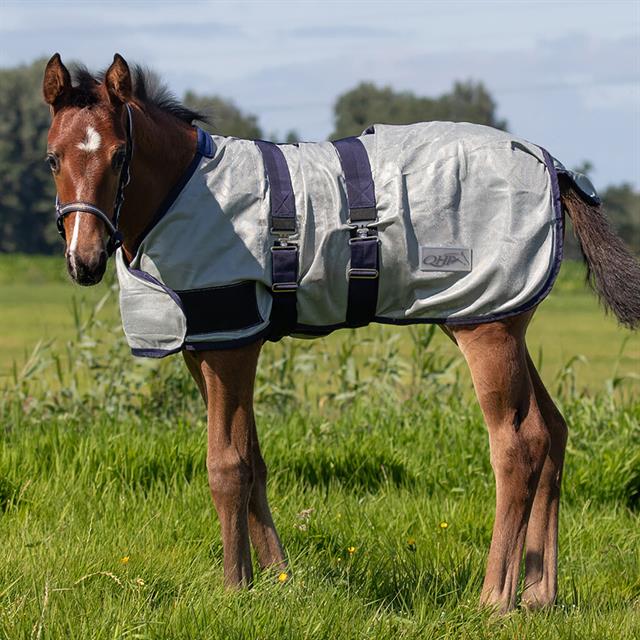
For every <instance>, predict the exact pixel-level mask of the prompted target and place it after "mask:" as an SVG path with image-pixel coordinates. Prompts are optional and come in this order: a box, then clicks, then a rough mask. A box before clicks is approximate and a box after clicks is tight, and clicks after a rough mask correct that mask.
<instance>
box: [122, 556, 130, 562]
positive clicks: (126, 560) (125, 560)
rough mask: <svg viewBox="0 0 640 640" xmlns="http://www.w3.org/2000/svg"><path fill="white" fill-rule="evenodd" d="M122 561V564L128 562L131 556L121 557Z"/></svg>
mask: <svg viewBox="0 0 640 640" xmlns="http://www.w3.org/2000/svg"><path fill="white" fill-rule="evenodd" d="M120 562H121V563H122V564H127V562H129V556H125V557H124V558H120Z"/></svg>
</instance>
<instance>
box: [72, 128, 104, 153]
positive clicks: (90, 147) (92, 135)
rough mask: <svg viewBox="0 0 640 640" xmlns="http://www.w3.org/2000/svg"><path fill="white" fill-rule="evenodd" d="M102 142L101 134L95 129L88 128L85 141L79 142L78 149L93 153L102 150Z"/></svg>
mask: <svg viewBox="0 0 640 640" xmlns="http://www.w3.org/2000/svg"><path fill="white" fill-rule="evenodd" d="M101 142H102V138H101V137H100V134H99V133H98V132H97V131H96V130H95V129H94V128H93V127H87V134H86V135H85V137H84V141H83V142H78V144H77V145H76V147H78V149H80V151H86V152H87V153H91V152H93V151H97V150H98V149H99V148H100V143H101Z"/></svg>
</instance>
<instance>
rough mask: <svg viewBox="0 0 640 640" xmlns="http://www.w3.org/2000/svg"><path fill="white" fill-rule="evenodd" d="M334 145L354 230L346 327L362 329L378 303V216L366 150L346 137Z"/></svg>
mask: <svg viewBox="0 0 640 640" xmlns="http://www.w3.org/2000/svg"><path fill="white" fill-rule="evenodd" d="M333 145H334V146H335V148H336V151H337V152H338V157H339V158H340V164H341V165H342V172H343V173H344V179H345V184H346V188H347V203H348V205H349V224H350V225H351V227H352V229H351V234H350V235H351V237H350V238H349V248H350V252H351V262H350V265H349V271H348V276H349V293H348V300H347V317H346V325H347V326H348V327H363V326H365V325H367V324H369V323H370V322H371V321H372V320H373V319H374V318H375V315H376V307H377V304H378V281H379V272H380V266H379V241H378V232H377V231H376V229H375V223H376V221H377V219H378V214H377V211H376V194H375V188H374V184H373V175H372V173H371V165H370V163H369V156H368V155H367V151H366V149H365V148H364V145H363V144H362V142H361V141H360V140H359V139H358V138H355V137H352V138H343V139H342V140H336V141H335V142H334V143H333Z"/></svg>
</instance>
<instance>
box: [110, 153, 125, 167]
mask: <svg viewBox="0 0 640 640" xmlns="http://www.w3.org/2000/svg"><path fill="white" fill-rule="evenodd" d="M124 159H125V153H124V151H123V150H122V149H121V150H119V151H116V152H115V153H114V154H113V159H112V160H111V164H112V165H113V168H114V169H116V170H117V169H121V168H122V165H123V164H124Z"/></svg>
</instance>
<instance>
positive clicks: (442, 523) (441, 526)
mask: <svg viewBox="0 0 640 640" xmlns="http://www.w3.org/2000/svg"><path fill="white" fill-rule="evenodd" d="M448 526H449V524H448V523H447V522H445V521H444V520H443V521H442V522H441V523H440V528H441V529H446V528H447V527H448Z"/></svg>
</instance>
